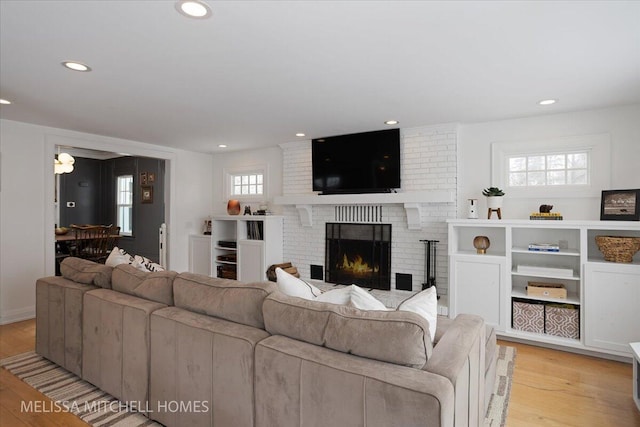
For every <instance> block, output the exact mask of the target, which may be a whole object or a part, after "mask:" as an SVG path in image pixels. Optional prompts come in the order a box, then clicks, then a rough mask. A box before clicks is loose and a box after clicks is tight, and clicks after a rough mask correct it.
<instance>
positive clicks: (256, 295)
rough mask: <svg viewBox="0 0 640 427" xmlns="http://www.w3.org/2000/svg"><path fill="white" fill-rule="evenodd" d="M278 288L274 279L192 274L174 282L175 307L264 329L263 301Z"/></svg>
mask: <svg viewBox="0 0 640 427" xmlns="http://www.w3.org/2000/svg"><path fill="white" fill-rule="evenodd" d="M276 289H277V285H276V284H275V283H273V282H258V283H242V282H238V281H237V280H229V279H218V278H215V277H209V276H203V275H200V274H193V273H181V274H179V275H178V277H176V279H175V281H174V282H173V295H174V300H175V305H176V307H180V308H184V309H185V310H190V311H194V312H196V313H201V314H207V315H209V316H214V317H218V318H220V319H226V320H230V321H232V322H237V323H241V324H243V325H248V326H253V327H256V328H260V329H264V319H263V317H262V303H263V302H264V299H265V298H266V297H267V295H269V294H270V293H272V292H274V291H275V290H276Z"/></svg>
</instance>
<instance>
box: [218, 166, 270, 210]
mask: <svg viewBox="0 0 640 427" xmlns="http://www.w3.org/2000/svg"><path fill="white" fill-rule="evenodd" d="M223 174H224V191H223V194H224V197H225V200H228V199H237V200H240V201H245V202H263V201H266V200H268V199H269V165H267V164H261V165H247V166H242V167H234V168H224V169H223ZM251 174H262V194H244V195H241V196H238V195H234V194H232V192H233V191H232V188H233V177H234V176H235V175H251Z"/></svg>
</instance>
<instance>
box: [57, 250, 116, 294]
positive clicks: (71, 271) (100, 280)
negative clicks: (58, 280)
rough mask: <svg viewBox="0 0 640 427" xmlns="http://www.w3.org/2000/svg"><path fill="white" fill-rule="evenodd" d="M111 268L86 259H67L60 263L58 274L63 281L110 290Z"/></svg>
mask: <svg viewBox="0 0 640 427" xmlns="http://www.w3.org/2000/svg"><path fill="white" fill-rule="evenodd" d="M112 270H113V268H112V267H109V266H106V265H104V264H98V263H97V262H93V261H89V260H87V259H82V258H76V257H67V258H65V259H64V260H62V262H61V263H60V273H61V274H62V277H64V278H65V279H69V280H73V281H74V282H77V283H82V284H85V285H95V286H98V287H100V288H106V289H110V288H111V272H112Z"/></svg>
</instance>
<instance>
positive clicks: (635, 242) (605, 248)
mask: <svg viewBox="0 0 640 427" xmlns="http://www.w3.org/2000/svg"><path fill="white" fill-rule="evenodd" d="M596 244H597V245H598V249H600V251H601V252H602V253H603V254H604V259H605V261H613V262H632V261H633V254H635V253H636V252H638V251H639V250H640V237H623V236H596Z"/></svg>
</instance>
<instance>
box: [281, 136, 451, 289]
mask: <svg viewBox="0 0 640 427" xmlns="http://www.w3.org/2000/svg"><path fill="white" fill-rule="evenodd" d="M456 145H457V126H456V125H455V124H451V125H437V126H425V127H420V128H410V129H402V132H401V153H400V155H401V161H402V191H401V193H410V192H423V191H426V192H439V191H447V192H453V193H455V191H456V177H457V152H456ZM280 147H281V148H282V156H283V157H282V159H283V176H282V196H284V197H292V198H294V201H286V203H281V204H279V208H280V211H281V213H282V215H283V216H284V218H285V227H284V242H283V243H284V244H283V250H284V259H285V260H286V261H290V262H292V263H293V264H294V265H296V267H297V268H298V271H299V272H300V275H301V277H303V278H311V276H312V274H311V268H312V267H316V268H319V269H320V271H321V272H322V273H324V274H323V276H324V277H322V278H317V279H318V280H323V281H325V282H326V281H329V280H328V277H327V270H328V265H327V264H328V263H327V259H326V248H325V245H326V233H327V231H326V230H327V224H329V223H375V224H382V223H383V222H384V224H390V225H391V226H392V228H393V241H392V242H391V244H390V247H391V253H390V255H389V256H390V259H391V266H390V281H391V283H390V287H391V289H392V290H393V289H395V288H396V275H397V274H398V273H403V274H405V275H410V277H411V282H412V288H413V290H415V291H417V290H420V289H421V286H422V283H423V282H424V259H425V247H424V243H423V242H421V240H425V239H433V240H439V241H440V243H438V261H437V272H436V277H437V284H438V285H437V286H438V293H445V292H446V288H447V283H448V274H447V265H448V264H447V224H446V220H447V219H448V218H455V217H456V202H455V199H454V200H453V201H446V202H443V201H429V200H427V199H424V200H418V201H411V202H410V203H405V202H393V199H394V195H393V194H388V195H381V196H380V195H355V196H353V197H348V196H345V198H347V200H344V199H343V198H339V197H338V198H336V201H335V203H327V202H322V203H319V204H316V203H315V202H314V198H315V199H318V200H325V199H326V198H327V197H329V198H332V196H317V195H315V194H314V193H313V191H312V188H311V179H312V176H311V167H312V164H311V163H312V162H311V141H306V142H304V141H297V142H292V143H286V144H282V145H281V146H280ZM296 198H299V200H298V199H296ZM344 205H354V206H364V212H365V217H364V218H363V217H362V216H356V218H352V217H350V216H349V215H350V212H352V211H348V215H347V216H345V215H343V211H342V210H343V209H344V208H343V206H344ZM409 205H414V206H419V210H420V212H421V215H420V219H419V220H418V221H417V227H415V226H414V225H415V222H412V223H409V221H408V216H409V213H410V212H415V208H411V206H409ZM371 209H373V213H372V211H371ZM376 209H377V211H376ZM301 211H302V212H304V213H305V214H306V218H308V219H309V221H306V222H305V221H302V219H301V218H302V215H301ZM372 218H373V219H372ZM352 283H353V282H352ZM363 286H367V285H363Z"/></svg>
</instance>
